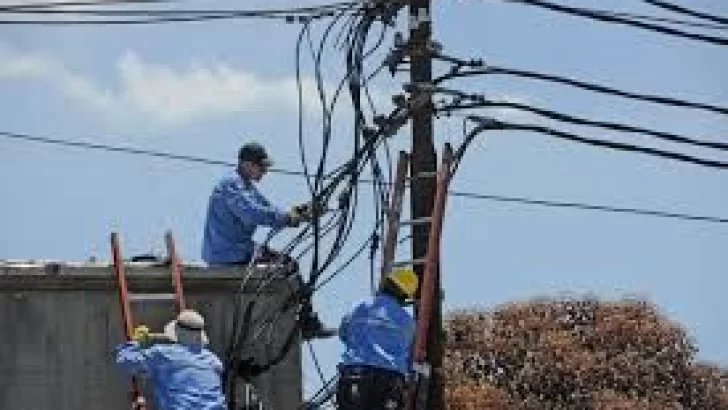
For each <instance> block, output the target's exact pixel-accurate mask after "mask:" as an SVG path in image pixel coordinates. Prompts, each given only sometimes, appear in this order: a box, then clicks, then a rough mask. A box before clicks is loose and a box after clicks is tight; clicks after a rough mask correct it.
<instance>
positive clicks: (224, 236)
mask: <svg viewBox="0 0 728 410" xmlns="http://www.w3.org/2000/svg"><path fill="white" fill-rule="evenodd" d="M285 222H286V213H285V212H284V211H282V210H281V209H279V208H277V207H275V206H274V205H272V204H271V203H270V202H269V201H268V200H267V199H266V198H265V197H264V196H263V195H262V194H261V193H260V192H259V191H258V190H257V189H256V187H255V185H254V184H253V183H252V182H251V181H248V180H246V179H244V178H242V177H241V176H240V174H238V173H237V172H235V171H234V172H230V173H228V174H226V175H225V176H224V177H223V178H222V179H220V181H219V182H218V183H217V185H215V188H214V189H213V190H212V194H211V195H210V201H209V204H208V207H207V218H206V221H205V234H204V238H203V241H202V259H203V260H204V261H205V262H207V263H208V264H210V265H225V264H231V263H246V262H248V261H250V259H252V257H253V252H254V250H255V242H254V241H253V235H254V234H255V230H256V228H257V227H258V226H259V225H263V226H268V227H271V228H280V227H282V226H283V225H284V224H285Z"/></svg>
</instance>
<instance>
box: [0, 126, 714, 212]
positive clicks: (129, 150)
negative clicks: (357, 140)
mask: <svg viewBox="0 0 728 410" xmlns="http://www.w3.org/2000/svg"><path fill="white" fill-rule="evenodd" d="M0 137H4V138H9V139H16V140H24V141H31V142H38V143H44V144H51V145H59V146H66V147H73V148H81V149H89V150H100V151H107V152H116V153H123V154H133V155H144V156H148V157H154V158H160V159H165V160H176V161H183V162H190V163H196V164H203V165H215V166H230V167H232V166H235V164H234V163H231V162H226V161H220V160H213V159H208V158H202V157H194V156H189V155H179V154H172V153H168V152H159V151H150V150H145V149H139V148H133V147H119V146H111V145H105V144H97V143H90V142H83V141H68V140H62V139H56V138H47V137H38V136H31V135H27V134H20V133H13V132H7V131H0ZM270 172H272V173H277V174H283V175H292V176H304V173H303V172H300V171H292V170H286V169H279V168H276V169H271V170H270ZM359 182H363V183H372V182H374V181H372V180H367V179H359ZM450 196H453V197H462V198H470V199H480V200H490V201H498V202H513V203H522V204H528V205H537V206H547V207H553V208H573V209H583V210H592V211H603V212H611V213H623V214H636V215H644V216H653V217H661V218H670V219H678V220H685V221H697V222H710V223H728V218H721V217H713V216H701V215H692V214H686V213H678V212H667V211H657V210H649V209H640V208H623V207H614V206H608V205H594V204H584V203H576V202H564V201H552V200H542V199H532V198H526V197H513V196H503V195H493V194H482V193H475V192H464V191H457V190H452V191H450Z"/></svg>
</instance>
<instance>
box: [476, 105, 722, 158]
mask: <svg viewBox="0 0 728 410" xmlns="http://www.w3.org/2000/svg"><path fill="white" fill-rule="evenodd" d="M470 118H472V119H478V120H479V121H484V122H487V123H488V124H489V126H488V129H491V130H520V131H531V132H537V133H541V134H546V135H550V136H552V137H556V138H560V139H564V140H569V141H574V142H579V143H582V144H587V145H593V146H597V147H602V148H609V149H613V150H618V151H627V152H634V153H640V154H646V155H651V156H656V157H662V158H667V159H672V160H676V161H681V162H686V163H689V164H694V165H700V166H704V167H709V168H716V169H728V162H721V161H715V160H711V159H704V158H698V157H694V156H692V155H687V154H682V153H679V152H673V151H666V150H662V149H658V148H651V147H642V146H639V145H633V144H627V143H623V142H616V141H606V140H598V139H591V138H586V137H582V136H579V135H576V134H573V133H570V132H566V131H561V130H558V129H555V128H550V127H546V126H543V125H536V124H517V123H512V122H504V121H499V120H496V119H493V118H487V117H477V116H474V115H473V116H470Z"/></svg>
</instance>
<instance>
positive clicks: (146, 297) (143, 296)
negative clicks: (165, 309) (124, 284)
mask: <svg viewBox="0 0 728 410" xmlns="http://www.w3.org/2000/svg"><path fill="white" fill-rule="evenodd" d="M175 297H176V295H175V294H174V293H130V294H129V301H130V302H146V301H155V300H174V299H175Z"/></svg>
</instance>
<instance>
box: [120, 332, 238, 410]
mask: <svg viewBox="0 0 728 410" xmlns="http://www.w3.org/2000/svg"><path fill="white" fill-rule="evenodd" d="M139 355H141V356H142V357H139ZM117 361H118V362H119V364H120V365H121V366H122V367H124V368H126V369H127V370H129V371H130V372H133V373H136V372H135V371H134V370H142V369H140V368H139V367H140V366H141V367H143V372H144V373H146V374H147V376H148V377H149V378H150V379H151V383H152V385H153V388H154V394H155V396H156V399H157V403H158V405H159V406H158V407H159V409H160V410H226V409H227V407H226V405H225V396H224V394H223V391H222V382H221V380H222V371H223V366H222V363H221V362H220V359H218V358H217V356H215V354H214V353H212V352H211V351H209V350H207V349H205V348H201V347H197V346H189V345H182V344H155V345H153V346H150V347H148V348H146V349H138V348H135V347H134V346H133V342H132V343H127V344H125V345H122V347H120V348H119V351H118V353H117ZM142 363H143V364H142Z"/></svg>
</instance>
